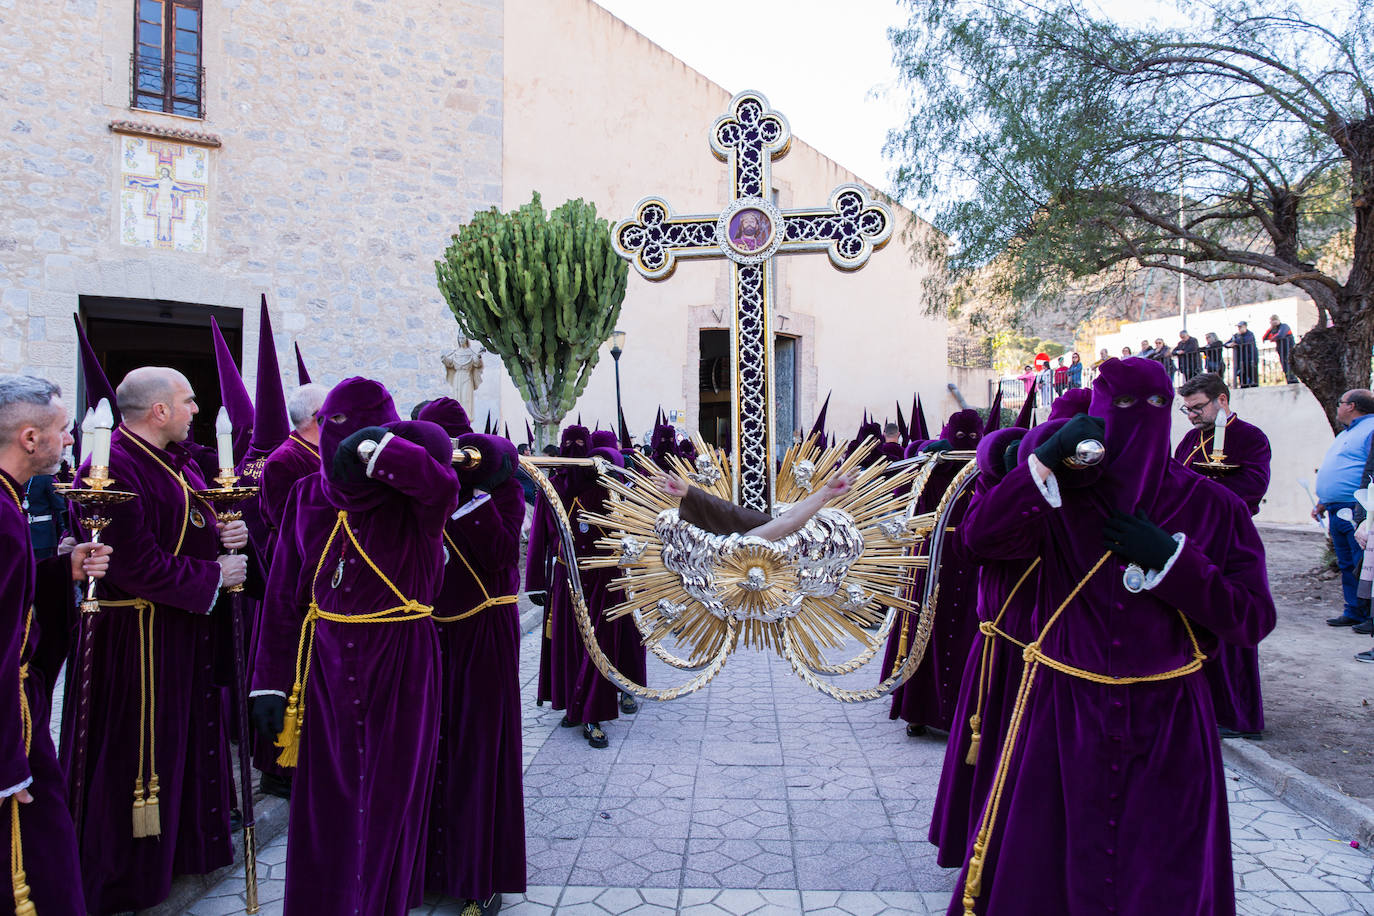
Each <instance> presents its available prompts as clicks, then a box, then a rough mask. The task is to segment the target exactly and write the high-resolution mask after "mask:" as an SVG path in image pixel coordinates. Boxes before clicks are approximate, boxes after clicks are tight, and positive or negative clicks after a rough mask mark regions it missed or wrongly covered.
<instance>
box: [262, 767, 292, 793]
mask: <svg viewBox="0 0 1374 916" xmlns="http://www.w3.org/2000/svg"><path fill="white" fill-rule="evenodd" d="M258 786H259V787H260V788H261V789H262V794H263V795H274V796H276V797H277V798H288V799H289V798H290V797H291V777H289V776H278V775H276V774H275V773H263V774H262V779H261V780H260V781H259V783H258Z"/></svg>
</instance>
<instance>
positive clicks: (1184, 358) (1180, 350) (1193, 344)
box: [1174, 331, 1202, 382]
mask: <svg viewBox="0 0 1374 916" xmlns="http://www.w3.org/2000/svg"><path fill="white" fill-rule="evenodd" d="M1174 357H1175V358H1176V359H1177V360H1178V371H1179V372H1181V373H1183V380H1184V381H1185V382H1186V381H1188V380H1189V379H1191V378H1192V377H1193V376H1195V375H1197V374H1198V373H1199V372H1201V371H1202V365H1201V363H1202V359H1201V357H1199V356H1198V345H1197V338H1196V337H1193V336H1192V335H1191V334H1189V333H1188V332H1187V331H1179V332H1178V343H1177V344H1175V345H1174Z"/></svg>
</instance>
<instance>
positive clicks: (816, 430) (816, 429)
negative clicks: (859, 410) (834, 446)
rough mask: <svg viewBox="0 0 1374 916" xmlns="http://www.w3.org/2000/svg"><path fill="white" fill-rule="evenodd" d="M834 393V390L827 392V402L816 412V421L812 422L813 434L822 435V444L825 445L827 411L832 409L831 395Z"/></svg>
mask: <svg viewBox="0 0 1374 916" xmlns="http://www.w3.org/2000/svg"><path fill="white" fill-rule="evenodd" d="M832 394H834V392H833V391H827V392H826V394H825V403H824V404H822V405H821V410H820V413H818V414H816V422H815V423H812V424H811V435H813V436H820V444H821V445H822V446H824V445H825V414H826V411H828V410H830V395H832Z"/></svg>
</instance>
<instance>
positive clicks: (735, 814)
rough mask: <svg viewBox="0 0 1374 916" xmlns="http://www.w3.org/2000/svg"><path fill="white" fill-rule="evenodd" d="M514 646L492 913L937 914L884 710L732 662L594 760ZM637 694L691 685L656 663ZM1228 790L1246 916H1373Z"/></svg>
mask: <svg viewBox="0 0 1374 916" xmlns="http://www.w3.org/2000/svg"><path fill="white" fill-rule="evenodd" d="M521 649H522V651H521V672H522V675H523V677H522V682H523V684H524V692H525V698H526V705H525V713H526V718H525V748H524V750H525V757H524V763H525V794H526V805H525V807H526V826H527V834H528V861H529V885H530V886H529V891H528V893H527V894H526V895H524V897H518V896H513V895H508V896H507V897H506V906H505V908H504V909H503V910H502V912H503V913H509V914H510V916H543V914H549V913H558V914H564V916H580V914H591V916H602V914H615V916H649V914H671V913H683V914H701V916H706V914H722V916H723V914H730V916H744V914H750V916H754V914H797V913H809V914H824V916H879V914H884V916H886V914H915V916H922V914H942V913H944V912H945V908H946V906H947V905H948V902H949V897H950V892H951V889H952V888H953V885H954V878H955V876H954V873H953V872H952V871H947V870H945V869H941V868H939V867H938V866H936V864H935V858H934V851H933V847H931V846H930V845H929V844H928V843H927V842H926V829H927V826H928V824H929V819H930V811H931V805H932V800H933V797H934V792H935V786H936V782H937V780H938V777H939V771H940V766H941V763H942V758H943V752H944V742H943V740H942V739H940V738H936V737H927V738H919V739H911V738H907V737H906V734H905V732H904V729H903V728H902V727H901V725H900V723H894V722H891V721H889V720H888V718H887V704H886V703H867V704H859V705H853V706H844V705H841V704H839V703H836V702H834V701H832V700H829V699H827V698H825V697H823V696H822V695H820V694H818V693H816V692H814V691H812V690H811V689H810V688H808V687H806V686H805V685H804V684H802V683H801V682H800V681H799V680H798V679H797V678H796V676H795V675H794V674H792V672H791V670H790V669H789V668H788V666H787V665H786V664H785V663H784V662H782V661H781V660H780V659H778V658H776V657H775V656H773V655H772V654H769V653H757V652H752V651H749V652H740V653H737V654H736V655H735V657H733V658H732V659H731V660H730V663H729V664H727V665H726V667H725V669H724V671H722V672H721V674H720V675H719V676H718V677H717V678H716V680H715V681H714V682H713V683H712V684H711V686H710V687H708V688H707V689H706V690H703V691H700V692H699V693H697V694H694V695H692V696H690V697H687V698H684V699H681V700H676V701H674V702H671V703H645V704H643V707H642V709H641V710H640V712H639V713H638V714H637V715H634V716H630V717H624V718H622V719H620V720H618V721H616V722H612V723H609V724H608V725H607V726H606V729H607V733H608V735H609V737H610V741H611V746H610V747H609V748H608V749H605V750H594V749H592V748H590V747H588V746H587V744H586V742H585V741H584V740H583V739H582V737H581V732H580V730H578V729H563V728H559V727H558V721H559V718H560V714H559V713H556V712H553V711H552V710H549V709H547V708H545V709H537V708H536V707H535V705H534V682H535V677H536V675H537V672H538V652H539V642H538V639H537V636H536V635H534V634H532V635H527V636H526V637H525V639H524V640H523V642H522V646H521ZM861 676H862V677H863V678H865V680H867V679H868V678H869V677H870V676H871V673H863V674H862V675H861ZM650 679H651V683H652V684H654V685H656V686H662V685H668V684H672V683H677V682H679V681H682V680H686V678H685V677H683V675H682V673H681V672H675V671H672V670H671V669H669V668H668V667H667V666H665V665H662V664H661V663H658V662H657V661H656V660H655V659H653V658H652V657H651V659H650ZM1227 775H1228V786H1229V787H1230V798H1231V822H1232V837H1233V845H1234V850H1235V869H1236V881H1237V888H1238V892H1239V911H1240V913H1241V914H1243V916H1273V914H1289V913H1303V914H1307V913H1313V914H1316V913H1320V914H1324V916H1344V914H1363V913H1374V858H1371V857H1370V856H1369V855H1368V854H1366V853H1365V852H1363V851H1357V850H1354V849H1352V848H1350V846H1349V845H1348V844H1347V843H1346V842H1345V841H1344V840H1343V839H1342V838H1341V837H1337V836H1333V835H1332V834H1331V833H1330V831H1328V830H1327V829H1326V828H1325V827H1323V826H1322V825H1321V824H1318V823H1317V822H1315V821H1313V820H1311V819H1310V818H1307V817H1305V816H1303V815H1301V814H1299V813H1298V812H1296V811H1294V810H1293V809H1292V808H1290V807H1288V806H1287V805H1285V804H1284V803H1282V802H1279V801H1277V800H1275V799H1274V798H1273V797H1272V796H1271V795H1269V794H1268V793H1267V792H1265V791H1264V790H1262V789H1260V788H1259V787H1258V786H1256V785H1255V784H1253V783H1251V782H1250V781H1249V780H1247V779H1246V778H1244V777H1243V776H1240V775H1238V774H1236V773H1228V774H1227ZM260 862H261V863H262V864H261V867H260V869H259V877H260V880H261V899H262V901H263V907H262V913H263V914H264V916H279V914H280V912H281V898H282V894H283V892H284V883H285V882H284V876H285V868H286V866H285V862H286V840H285V836H283V837H282V838H280V839H278V840H277V841H276V842H274V843H272V844H271V845H269V846H267V847H266V848H264V849H262V850H261V851H260ZM242 890H243V878H242V872H241V871H240V872H239V873H238V875H236V876H233V877H230V878H227V879H225V880H224V881H223V882H222V883H221V884H220V885H219V886H218V887H216V888H215V889H214V890H212V891H211V893H210V895H208V896H206V897H204V898H202V899H201V900H200V901H198V902H197V903H196V904H195V905H194V906H192V907H191V908H190V909H189V910H187V913H189V914H192V916H219V914H228V913H235V912H241V911H242V905H243V903H242ZM458 909H459V907H458V905H457V904H456V903H455V902H454V901H448V900H433V901H428V902H427V903H426V905H425V906H424V907H423V908H421V909H417V910H415V911H413V913H414V914H426V916H456V914H457V913H458Z"/></svg>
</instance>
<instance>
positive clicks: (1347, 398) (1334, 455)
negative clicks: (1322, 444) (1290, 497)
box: [1312, 388, 1374, 634]
mask: <svg viewBox="0 0 1374 916" xmlns="http://www.w3.org/2000/svg"><path fill="white" fill-rule="evenodd" d="M1371 414H1374V394H1371V393H1370V391H1369V390H1368V389H1365V388H1354V389H1351V390H1350V391H1347V392H1346V393H1345V394H1343V395H1341V399H1340V401H1339V402H1337V404H1336V420H1337V421H1338V422H1339V423H1341V424H1342V425H1344V426H1345V429H1343V430H1341V431H1340V432H1339V433H1337V435H1336V441H1334V442H1332V443H1331V447H1330V448H1328V449H1327V450H1326V457H1325V458H1323V459H1322V466H1321V468H1320V469H1319V470H1318V471H1317V505H1316V507H1315V508H1313V509H1312V517H1313V518H1315V519H1320V518H1321V517H1322V516H1323V515H1325V516H1327V530H1328V531H1329V532H1330V534H1331V546H1332V548H1333V549H1334V550H1335V552H1336V564H1337V565H1338V566H1339V567H1340V569H1341V591H1342V593H1343V597H1344V599H1345V609H1344V610H1343V611H1342V613H1341V614H1340V616H1338V617H1332V618H1331V619H1329V620H1328V621H1326V623H1327V625H1328V626H1333V627H1352V628H1354V629H1355V632H1357V633H1365V634H1368V633H1369V632H1370V618H1369V599H1367V598H1361V597H1360V596H1359V582H1360V561H1361V559H1362V558H1363V552H1362V551H1361V550H1360V546H1359V543H1358V542H1357V541H1356V540H1355V526H1356V520H1355V517H1354V516H1355V513H1357V512H1359V503H1357V502H1356V501H1355V491H1356V490H1359V489H1361V488H1363V487H1364V486H1365V484H1367V483H1368V482H1369V481H1368V480H1367V479H1366V478H1365V463H1366V462H1367V461H1368V460H1369V443H1370V440H1371V439H1372V438H1374V423H1372V422H1370V415H1371ZM1346 510H1349V511H1346Z"/></svg>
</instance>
